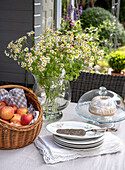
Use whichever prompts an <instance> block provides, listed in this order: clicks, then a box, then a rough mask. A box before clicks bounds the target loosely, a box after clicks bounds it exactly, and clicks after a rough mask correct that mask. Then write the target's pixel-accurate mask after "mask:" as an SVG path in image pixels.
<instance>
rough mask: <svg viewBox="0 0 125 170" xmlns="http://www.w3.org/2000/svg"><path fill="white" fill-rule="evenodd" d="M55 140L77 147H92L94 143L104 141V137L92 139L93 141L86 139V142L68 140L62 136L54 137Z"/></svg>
mask: <svg viewBox="0 0 125 170" xmlns="http://www.w3.org/2000/svg"><path fill="white" fill-rule="evenodd" d="M53 138H54V139H55V140H56V141H60V142H64V143H68V144H75V145H91V144H93V143H97V142H100V141H102V140H103V139H104V136H101V137H99V138H92V139H84V140H73V139H66V138H62V137H60V136H56V135H53Z"/></svg>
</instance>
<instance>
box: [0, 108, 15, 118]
mask: <svg viewBox="0 0 125 170" xmlns="http://www.w3.org/2000/svg"><path fill="white" fill-rule="evenodd" d="M13 115H14V109H13V108H12V107H11V106H4V107H3V108H2V109H1V111H0V117H1V118H2V119H5V120H10V119H11V118H12V117H13Z"/></svg>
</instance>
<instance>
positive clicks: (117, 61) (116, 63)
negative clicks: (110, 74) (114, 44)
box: [108, 52, 125, 73]
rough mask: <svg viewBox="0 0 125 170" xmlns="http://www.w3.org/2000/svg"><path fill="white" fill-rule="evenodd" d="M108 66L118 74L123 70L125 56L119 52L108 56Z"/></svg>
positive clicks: (124, 67)
mask: <svg viewBox="0 0 125 170" xmlns="http://www.w3.org/2000/svg"><path fill="white" fill-rule="evenodd" d="M109 57H110V58H109V61H108V63H109V66H110V67H111V68H112V69H113V70H114V72H116V73H120V72H121V71H122V70H123V69H125V54H123V53H120V52H112V53H110V54H109Z"/></svg>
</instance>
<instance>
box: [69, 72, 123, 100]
mask: <svg viewBox="0 0 125 170" xmlns="http://www.w3.org/2000/svg"><path fill="white" fill-rule="evenodd" d="M70 86H71V92H72V93H71V101H72V102H76V103H77V102H78V100H79V98H80V97H81V96H82V95H83V94H84V93H86V92H87V91H90V90H92V89H99V87H101V86H104V87H106V88H107V89H108V90H111V91H114V92H116V93H118V94H119V95H120V96H121V97H123V98H124V97H125V76H115V75H104V74H96V73H86V72H82V73H81V74H80V76H79V77H78V78H77V80H74V81H71V82H70Z"/></svg>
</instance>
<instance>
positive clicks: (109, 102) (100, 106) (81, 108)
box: [76, 87, 125, 124]
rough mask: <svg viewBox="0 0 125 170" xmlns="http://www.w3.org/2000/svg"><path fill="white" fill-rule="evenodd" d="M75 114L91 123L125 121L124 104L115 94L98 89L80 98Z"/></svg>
mask: <svg viewBox="0 0 125 170" xmlns="http://www.w3.org/2000/svg"><path fill="white" fill-rule="evenodd" d="M76 112H77V114H78V115H79V116H81V117H82V118H84V119H86V120H88V121H91V122H93V123H101V124H103V123H104V124H105V123H116V122H119V121H122V120H124V119H125V104H124V101H123V99H122V97H121V96H119V95H118V94H117V93H115V92H113V91H110V90H107V89H106V88H105V87H100V88H99V89H94V90H91V91H88V92H87V93H85V94H83V95H82V96H81V97H80V99H79V101H78V103H77V106H76Z"/></svg>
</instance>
